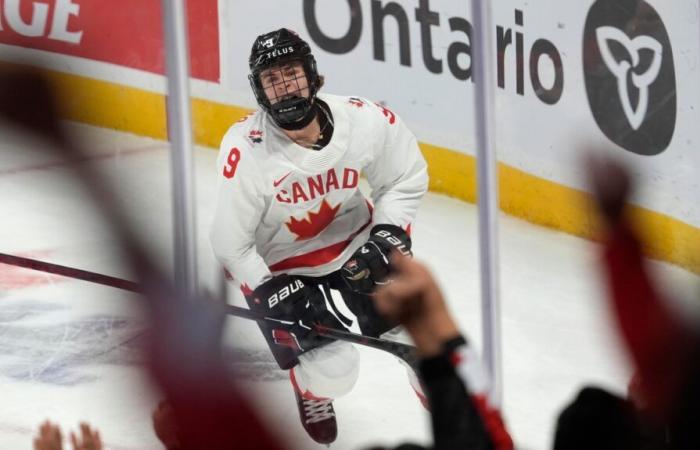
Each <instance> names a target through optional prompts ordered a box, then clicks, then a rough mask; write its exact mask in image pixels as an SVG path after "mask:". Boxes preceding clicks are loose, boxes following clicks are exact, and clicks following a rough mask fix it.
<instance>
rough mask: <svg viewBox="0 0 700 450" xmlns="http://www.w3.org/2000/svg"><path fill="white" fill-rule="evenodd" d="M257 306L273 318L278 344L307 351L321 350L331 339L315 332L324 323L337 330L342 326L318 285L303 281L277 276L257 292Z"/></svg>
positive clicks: (275, 337) (262, 285) (254, 292)
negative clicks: (316, 326) (322, 345)
mask: <svg viewBox="0 0 700 450" xmlns="http://www.w3.org/2000/svg"><path fill="white" fill-rule="evenodd" d="M253 303H254V304H255V305H256V308H259V309H260V310H267V311H268V317H270V318H271V319H273V322H272V324H271V325H269V326H270V328H271V330H272V337H273V339H274V342H275V343H276V344H278V345H282V346H285V347H291V348H292V349H294V350H295V351H299V352H303V351H305V350H309V349H311V348H314V347H317V346H319V345H320V344H322V343H324V342H325V341H329V340H328V339H327V338H322V337H320V336H319V335H318V334H316V333H315V331H314V324H317V323H320V324H323V325H327V326H330V327H334V328H337V327H338V325H339V323H338V321H337V319H335V317H334V316H333V315H332V314H331V313H330V312H328V310H327V309H326V306H325V300H324V298H323V294H322V293H321V291H320V290H319V289H318V288H317V287H316V286H307V285H306V284H305V283H304V282H303V281H302V280H301V279H300V278H298V277H295V276H290V275H286V274H282V275H277V276H276V277H274V278H271V279H269V280H267V281H266V282H264V283H263V284H261V285H260V286H258V288H257V289H255V291H253Z"/></svg>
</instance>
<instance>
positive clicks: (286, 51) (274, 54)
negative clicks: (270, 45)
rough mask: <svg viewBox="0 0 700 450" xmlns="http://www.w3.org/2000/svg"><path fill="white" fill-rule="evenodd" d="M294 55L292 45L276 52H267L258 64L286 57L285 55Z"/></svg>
mask: <svg viewBox="0 0 700 450" xmlns="http://www.w3.org/2000/svg"><path fill="white" fill-rule="evenodd" d="M292 53H294V47H292V46H291V45H290V46H289V47H285V48H279V49H275V50H272V51H271V52H267V53H265V54H263V55H260V57H259V58H258V60H257V62H256V64H262V63H264V62H266V61H267V60H271V59H275V58H279V57H281V56H285V55H290V54H292Z"/></svg>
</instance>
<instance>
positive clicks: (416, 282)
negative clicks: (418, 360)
mask: <svg viewBox="0 0 700 450" xmlns="http://www.w3.org/2000/svg"><path fill="white" fill-rule="evenodd" d="M392 264H393V266H394V269H395V275H394V280H393V282H392V283H389V284H387V285H384V286H382V287H380V288H379V289H377V291H376V294H375V305H376V307H377V310H378V311H379V312H380V313H381V314H383V315H384V316H385V317H386V318H387V319H389V320H390V321H393V322H394V323H397V324H401V325H403V326H404V327H406V330H407V331H408V333H409V334H410V335H411V337H412V338H413V340H414V342H415V344H416V348H417V349H418V353H419V355H421V356H422V357H427V356H432V355H435V354H438V353H439V352H440V351H442V345H443V343H444V342H446V341H448V340H450V339H452V338H454V337H455V336H458V335H459V330H458V329H457V326H456V324H455V322H454V320H453V319H452V317H451V316H450V313H449V311H448V309H447V305H446V304H445V299H444V298H443V296H442V293H441V292H440V288H439V287H438V286H437V283H436V282H435V279H434V278H433V276H432V275H431V274H430V272H429V271H428V269H427V268H426V267H425V266H424V265H423V264H421V263H419V262H417V261H415V260H413V259H411V258H407V257H405V256H402V255H400V254H398V253H394V254H393V255H392Z"/></svg>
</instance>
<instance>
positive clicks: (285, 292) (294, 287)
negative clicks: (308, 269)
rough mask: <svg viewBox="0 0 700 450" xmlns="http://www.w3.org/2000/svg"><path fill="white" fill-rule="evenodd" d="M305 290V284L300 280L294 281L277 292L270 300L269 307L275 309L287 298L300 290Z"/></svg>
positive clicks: (268, 301)
mask: <svg viewBox="0 0 700 450" xmlns="http://www.w3.org/2000/svg"><path fill="white" fill-rule="evenodd" d="M303 288H304V283H302V281H301V280H300V279H298V278H296V279H293V281H292V282H291V283H290V284H289V285H287V286H284V287H282V288H280V289H279V290H277V291H275V292H274V293H273V294H272V295H271V296H270V297H269V298H268V299H267V305H268V306H269V307H270V308H273V307H274V306H275V305H276V304H277V303H279V302H281V301H282V300H284V299H285V298H287V297H289V296H290V295H292V294H294V293H295V292H297V291H298V290H299V289H303Z"/></svg>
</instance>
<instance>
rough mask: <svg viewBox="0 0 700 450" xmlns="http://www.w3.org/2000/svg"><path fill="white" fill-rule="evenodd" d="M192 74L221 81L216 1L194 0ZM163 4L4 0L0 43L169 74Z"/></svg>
mask: <svg viewBox="0 0 700 450" xmlns="http://www.w3.org/2000/svg"><path fill="white" fill-rule="evenodd" d="M186 3H187V17H188V28H189V43H190V60H191V69H190V73H191V74H192V76H193V77H194V78H199V79H202V80H208V81H214V82H218V81H219V76H220V67H219V17H218V10H217V0H189V1H186ZM163 40H164V38H163V19H162V17H161V0H118V1H117V0H0V43H2V44H9V45H16V46H20V47H25V48H33V49H38V50H46V51H50V52H55V53H61V54H65V55H72V56H80V57H83V58H88V59H93V60H97V61H104V62H109V63H113V64H118V65H120V66H126V67H131V68H134V69H140V70H145V71H148V72H154V73H159V74H163V73H165V58H164V45H163Z"/></svg>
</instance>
